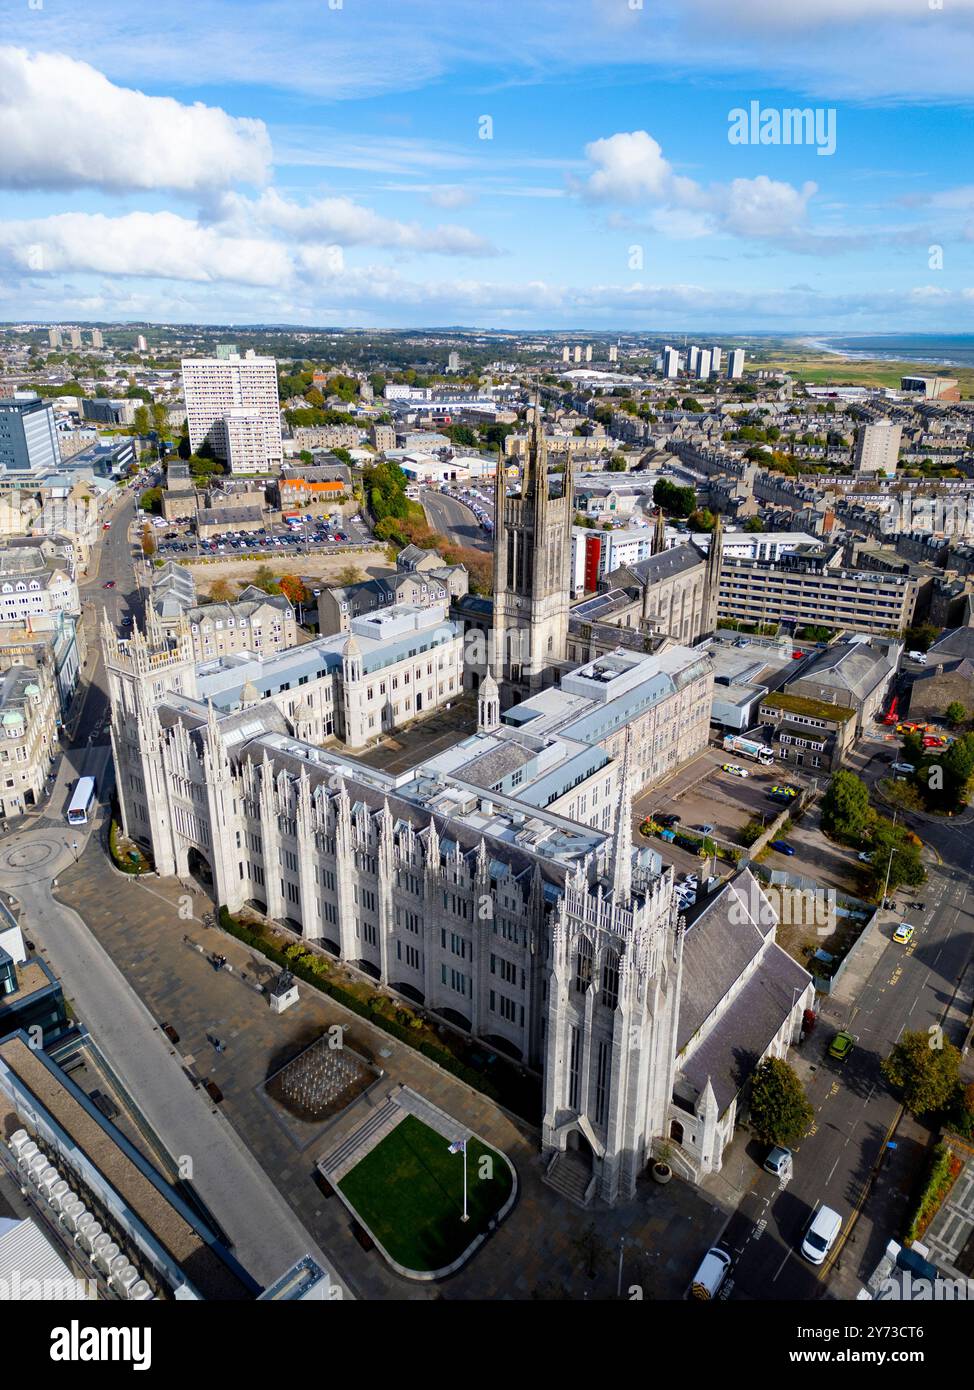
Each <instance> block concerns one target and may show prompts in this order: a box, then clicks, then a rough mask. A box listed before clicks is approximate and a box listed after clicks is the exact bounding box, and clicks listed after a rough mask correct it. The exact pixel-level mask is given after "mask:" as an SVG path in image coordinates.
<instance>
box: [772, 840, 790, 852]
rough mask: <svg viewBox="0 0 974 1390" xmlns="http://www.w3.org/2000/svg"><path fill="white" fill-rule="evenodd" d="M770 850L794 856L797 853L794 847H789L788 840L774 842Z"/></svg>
mask: <svg viewBox="0 0 974 1390" xmlns="http://www.w3.org/2000/svg"><path fill="white" fill-rule="evenodd" d="M770 848H771V849H776V850H777V851H778V853H779V854H794V852H795V851H794V848H793V846H791V845H789V844H788V842H787V841H786V840H772V841H771V845H770Z"/></svg>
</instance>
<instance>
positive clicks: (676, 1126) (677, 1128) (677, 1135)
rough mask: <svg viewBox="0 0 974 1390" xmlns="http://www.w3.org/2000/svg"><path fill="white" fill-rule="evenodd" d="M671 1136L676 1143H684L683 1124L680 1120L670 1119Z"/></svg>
mask: <svg viewBox="0 0 974 1390" xmlns="http://www.w3.org/2000/svg"><path fill="white" fill-rule="evenodd" d="M670 1138H671V1139H672V1140H673V1143H674V1144H681V1145H682V1143H683V1126H682V1125H681V1124H680V1121H679V1120H671V1121H670Z"/></svg>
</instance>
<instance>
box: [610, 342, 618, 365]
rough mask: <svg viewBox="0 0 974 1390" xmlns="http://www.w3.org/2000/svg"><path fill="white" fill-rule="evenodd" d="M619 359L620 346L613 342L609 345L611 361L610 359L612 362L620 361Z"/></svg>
mask: <svg viewBox="0 0 974 1390" xmlns="http://www.w3.org/2000/svg"><path fill="white" fill-rule="evenodd" d="M618 360H619V349H618V347H617V346H616V344H615V343H612V344H610V346H609V361H610V362H618Z"/></svg>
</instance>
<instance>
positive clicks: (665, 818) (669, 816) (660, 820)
mask: <svg viewBox="0 0 974 1390" xmlns="http://www.w3.org/2000/svg"><path fill="white" fill-rule="evenodd" d="M653 820H654V821H656V823H657V824H658V825H665V826H666V828H667V830H670V829H672V827H673V826H674V825H679V824H680V817H679V816H677V815H674V813H673V812H672V811H664V812H662V813H661V814H659V815H654V816H653Z"/></svg>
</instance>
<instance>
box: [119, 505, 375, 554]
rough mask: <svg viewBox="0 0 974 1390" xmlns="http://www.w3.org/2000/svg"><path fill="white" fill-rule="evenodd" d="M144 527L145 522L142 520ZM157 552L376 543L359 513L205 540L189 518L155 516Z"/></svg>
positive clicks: (301, 549)
mask: <svg viewBox="0 0 974 1390" xmlns="http://www.w3.org/2000/svg"><path fill="white" fill-rule="evenodd" d="M138 524H139V526H140V528H141V526H142V525H144V522H139V523H138ZM152 526H153V531H154V533H155V537H156V547H157V554H158V555H159V556H160V557H161V558H162V559H177V558H180V557H182V556H186V557H187V558H189V557H196V558H199V559H205V558H213V557H215V556H218V555H230V554H233V552H234V551H236V552H237V553H238V554H240V555H258V554H265V555H270V554H274V553H280V554H282V555H307V554H313V553H314V552H316V551H318V552H320V551H327V550H329V549H331V548H333V547H335V546H363V545H374V544H375V541H374V539H373V537H372V535H371V533H370V532H369V530H368V528H367V526H366V525H365V523H364V522H363V521H362V519H361V518H360V517H358V516H355V517H352V518H350V519H349V520H348V521H342V522H341V523H340V525H337V526H336V525H333V524H332V523H331V522H330V521H328V520H326V518H325V517H324V516H311V515H304V516H303V518H302V521H301V523H300V524H295V525H293V526H288V525H287V524H286V523H283V522H278V523H276V524H275V523H270V524H269V525H268V526H266V527H264V526H262V527H261V528H260V530H258V531H247V532H244V531H227V532H225V533H223V534H221V535H219V536H215V537H213V538H211V539H209V540H201V539H200V538H199V536H197V535H196V533H195V531H192V530H191V529H190V526H189V523H188V522H169V523H164V522H161V521H160V519H159V518H154V519H152Z"/></svg>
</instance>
